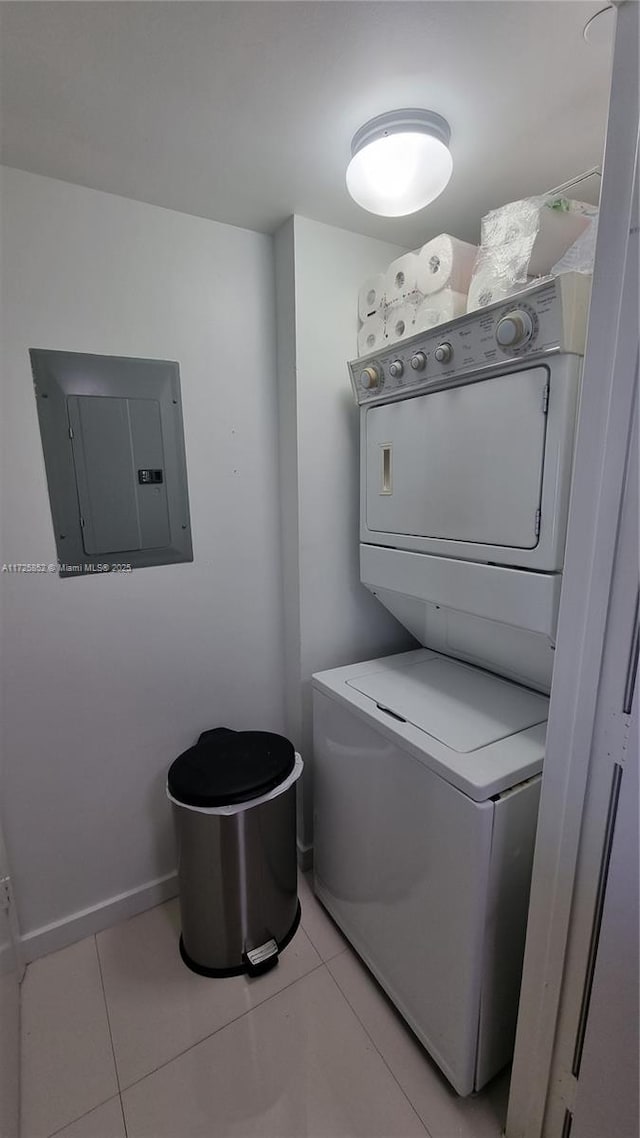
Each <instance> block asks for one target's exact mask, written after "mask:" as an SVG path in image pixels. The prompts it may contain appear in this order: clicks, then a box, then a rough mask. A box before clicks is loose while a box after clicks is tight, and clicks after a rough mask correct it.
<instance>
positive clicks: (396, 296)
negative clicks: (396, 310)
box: [384, 253, 418, 304]
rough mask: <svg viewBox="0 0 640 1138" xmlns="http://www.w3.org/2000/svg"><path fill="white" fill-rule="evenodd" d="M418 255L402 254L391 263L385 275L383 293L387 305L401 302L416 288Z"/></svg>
mask: <svg viewBox="0 0 640 1138" xmlns="http://www.w3.org/2000/svg"><path fill="white" fill-rule="evenodd" d="M417 282H418V254H417V253H404V254H403V256H402V257H398V259H397V260H396V261H392V262H391V264H390V265H389V268H388V269H387V271H386V273H385V278H384V291H385V296H386V300H387V304H393V303H394V302H397V301H401V300H403V299H404V297H406V296H408V295H409V293H410V292H413V291H414V289H415V288H416V287H417Z"/></svg>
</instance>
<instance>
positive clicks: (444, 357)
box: [433, 343, 453, 364]
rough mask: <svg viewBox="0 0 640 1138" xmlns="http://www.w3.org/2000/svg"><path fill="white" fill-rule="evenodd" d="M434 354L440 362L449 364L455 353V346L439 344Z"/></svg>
mask: <svg viewBox="0 0 640 1138" xmlns="http://www.w3.org/2000/svg"><path fill="white" fill-rule="evenodd" d="M433 354H434V356H435V357H436V359H437V361H438V363H439V364H448V363H449V360H450V359H451V357H452V355H453V348H452V347H451V344H447V343H444V344H438V347H437V348H436V350H435V352H434V353H433Z"/></svg>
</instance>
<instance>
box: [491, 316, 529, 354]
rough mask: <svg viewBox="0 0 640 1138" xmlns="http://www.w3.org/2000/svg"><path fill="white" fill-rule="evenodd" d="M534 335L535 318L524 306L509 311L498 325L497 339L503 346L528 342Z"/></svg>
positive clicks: (513, 346) (508, 346) (507, 346)
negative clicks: (532, 317)
mask: <svg viewBox="0 0 640 1138" xmlns="http://www.w3.org/2000/svg"><path fill="white" fill-rule="evenodd" d="M532 336H533V320H532V319H531V316H530V314H529V313H528V312H527V311H526V310H525V309H524V308H514V309H513V311H512V312H507V314H506V316H503V317H502V319H501V320H498V323H497V325H496V340H497V341H498V343H499V344H500V346H501V347H503V348H515V347H517V346H519V345H522V344H526V343H527V341H528V340H530V339H531V337H532Z"/></svg>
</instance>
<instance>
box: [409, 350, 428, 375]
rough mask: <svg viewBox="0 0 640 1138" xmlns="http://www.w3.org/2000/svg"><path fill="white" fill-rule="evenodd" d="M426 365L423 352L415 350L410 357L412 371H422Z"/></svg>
mask: <svg viewBox="0 0 640 1138" xmlns="http://www.w3.org/2000/svg"><path fill="white" fill-rule="evenodd" d="M426 366H427V357H426V356H425V354H424V352H416V354H415V356H412V357H411V367H412V368H413V370H414V371H424V369H425V367H426Z"/></svg>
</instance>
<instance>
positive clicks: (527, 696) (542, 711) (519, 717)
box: [346, 656, 549, 754]
mask: <svg viewBox="0 0 640 1138" xmlns="http://www.w3.org/2000/svg"><path fill="white" fill-rule="evenodd" d="M380 663H382V667H380ZM380 663H379V664H378V667H377V668H376V670H375V671H372V672H370V673H368V674H366V673H365V674H364V675H363V674H360V675H358V676H356V677H353V678H351V679H348V680H347V681H346V682H347V684H348V686H349V687H352V688H354V689H355V690H356V691H358V692H360V693H361V694H362V695H365V696H367V697H368V698H369V699H371V700H372V701H373V702H374V703H375V704H376V706H377V707H379V708H381V709H382V710H384V711H387V712H390V713H391V715H393V716H394V717H396V718H397V719H399V720H404V721H405V722H407V723H410V724H412V725H413V726H414V727H416V728H418V730H420V731H423V732H424V733H425V734H426V735H428V736H430V737H431V738H433V739H437V740H438V741H439V742H441V743H443V744H444V745H445V746H446V747H448V748H450V749H451V750H453V751H457V752H458V753H460V754H468V753H470V752H472V751H477V750H479V749H480V748H481V747H487V746H489V745H490V744H492V743H497V742H498V741H499V740H500V739H505V738H508V737H509V736H512V735H516V734H517V733H518V732H520V731H524V730H526V729H527V728H529V727H533V726H535V725H536V724H539V723H544V722H545V721H546V719H547V716H548V710H549V701H548V699H546V698H545V697H544V696H542V695H538V694H537V693H536V692H532V691H529V690H528V689H527V688H523V687H520V686H519V685H518V684H514V683H511V682H510V681H509V680H503V679H500V678H499V677H498V676H493V675H491V674H489V673H488V672H484V671H482V670H480V669H479V668H475V667H471V666H470V665H467V664H463V663H460V662H459V661H457V660H451V659H448V658H447V657H443V656H433V657H431V658H430V659H426V660H421V661H418V662H416V663H400V661H396V660H395V659H394V658H393V657H391V658H390V660H389V663H388V665H387V666H386V667H385V666H384V662H380Z"/></svg>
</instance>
